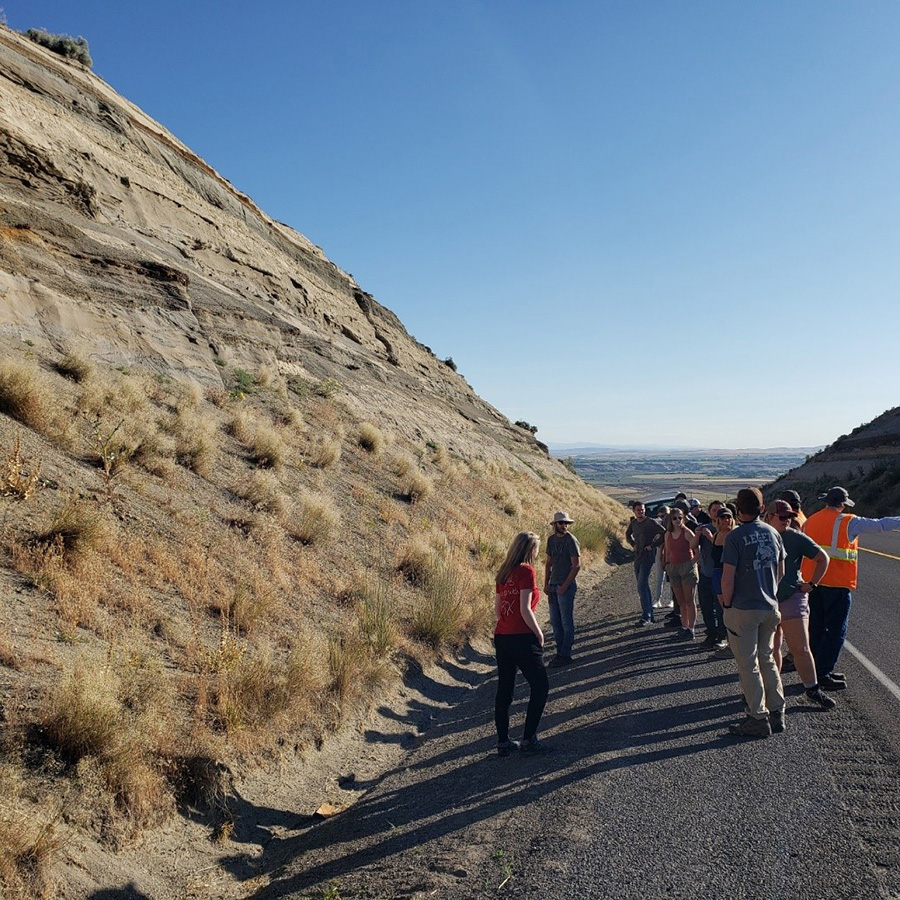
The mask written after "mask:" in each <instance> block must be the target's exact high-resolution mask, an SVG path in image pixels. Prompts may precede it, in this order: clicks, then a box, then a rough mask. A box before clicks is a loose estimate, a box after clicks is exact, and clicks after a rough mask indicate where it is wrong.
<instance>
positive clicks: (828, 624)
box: [809, 585, 853, 678]
mask: <svg viewBox="0 0 900 900" xmlns="http://www.w3.org/2000/svg"><path fill="white" fill-rule="evenodd" d="M852 603H853V597H852V595H851V593H850V589H849V588H839V587H826V586H823V585H819V587H817V588H813V590H812V591H811V592H810V594H809V647H810V649H811V650H812V654H813V658H814V659H815V661H816V674H817V675H818V676H819V678H826V677H827V676H829V675H830V674H831V673H832V672H833V671H834V667H835V666H836V665H837V661H838V657H839V656H840V655H841V650H843V648H844V640H845V639H846V637H847V625H848V624H849V622H850V606H851V604H852Z"/></svg>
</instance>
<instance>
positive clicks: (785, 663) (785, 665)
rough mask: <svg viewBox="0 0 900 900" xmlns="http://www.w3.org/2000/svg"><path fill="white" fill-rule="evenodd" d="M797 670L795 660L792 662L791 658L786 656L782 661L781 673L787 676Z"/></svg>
mask: <svg viewBox="0 0 900 900" xmlns="http://www.w3.org/2000/svg"><path fill="white" fill-rule="evenodd" d="M796 671H797V669H796V668H795V667H794V660H792V659H791V658H790V657H789V656H785V657H784V658H783V659H782V660H781V672H782V674H786V673H787V672H796Z"/></svg>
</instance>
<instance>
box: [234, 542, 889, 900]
mask: <svg viewBox="0 0 900 900" xmlns="http://www.w3.org/2000/svg"><path fill="white" fill-rule="evenodd" d="M874 543H875V542H874V541H867V542H866V545H867V546H870V547H873V548H874ZM880 546H895V545H893V544H887V543H886V544H883V545H880ZM883 552H893V551H888V550H885V551H883ZM897 555H898V556H900V553H898V554H897ZM873 558H875V557H874V556H873V555H871V554H865V559H864V560H863V562H862V571H863V572H864V573H865V574H864V577H865V578H866V581H865V583H864V584H863V585H861V587H860V591H859V595H860V596H859V599H858V602H857V605H856V607H855V608H854V611H853V615H854V619H853V631H852V632H851V637H852V638H853V639H855V641H856V642H857V643H858V644H859V649H860V650H861V651H863V652H865V654H866V656H867V658H869V654H871V659H872V660H873V664H877V666H878V668H879V669H881V670H883V671H884V672H885V674H886V675H893V676H896V674H897V669H896V660H897V653H896V651H892V649H891V648H892V646H893V647H896V646H897V644H896V640H895V639H892V637H891V635H892V634H893V635H896V631H895V630H894V631H890V630H888V629H889V627H890V628H893V624H894V623H895V622H896V618H897V617H896V615H895V614H894V613H893V610H895V609H896V606H895V605H894V606H892V605H891V604H893V603H894V599H893V596H892V594H891V593H890V590H889V589H891V586H892V585H893V584H895V583H896V577H894V576H893V575H892V574H891V573H892V572H895V571H896V570H895V569H891V568H890V567H888V568H887V569H886V570H884V571H885V572H886V574H884V575H878V574H877V573H878V572H881V571H882V569H880V568H878V566H879V564H878V563H876V564H875V565H871V563H872V559H873ZM888 563H889V564H890V566H893V565H895V561H893V560H891V559H889V558H885V564H888ZM896 564H897V565H900V562H897V563H896ZM878 578H886V579H887V581H886V582H879V581H878V580H877V579H878ZM879 585H881V587H879ZM886 590H887V591H888V593H887V594H886V595H884V596H882V595H883V594H884V592H885V591H886ZM637 613H638V605H637V600H636V596H635V590H634V578H633V573H632V570H631V567H630V566H627V565H626V566H623V567H622V568H621V569H619V570H618V571H617V572H616V573H615V574H614V575H613V576H612V577H611V578H609V579H607V580H606V581H604V582H602V583H599V584H593V585H591V584H586V585H585V588H584V590H582V592H581V595H580V596H579V599H578V601H577V617H578V640H577V644H576V648H575V655H576V660H575V663H574V665H572V666H571V667H568V668H565V669H554V670H550V671H551V695H550V701H549V704H548V707H547V711H546V713H545V717H544V720H543V722H542V737H543V738H544V739H545V741H546V744H547V746H548V748H549V751H550V752H548V753H546V754H544V755H543V756H540V757H522V756H519V755H516V756H512V757H508V758H505V759H499V758H497V757H496V755H495V754H494V753H493V749H494V744H495V740H496V738H495V734H494V728H493V698H494V691H495V681H494V680H493V679H489V680H487V681H485V682H484V683H482V684H481V685H479V686H476V687H475V688H474V689H473V690H472V691H471V693H470V696H469V698H468V699H467V700H466V701H465V702H463V703H462V704H461V705H460V706H458V707H457V708H455V709H453V710H450V711H447V712H446V713H444V714H443V715H442V717H441V718H440V719H439V721H438V723H437V725H436V726H435V727H433V728H432V729H431V730H429V731H428V732H427V733H426V734H425V735H424V736H423V739H422V741H421V743H420V744H419V745H418V746H417V747H415V748H414V749H412V750H411V751H410V753H409V755H408V756H407V758H406V760H405V763H404V765H403V766H401V767H400V768H399V769H398V770H396V771H394V772H391V773H389V774H388V775H386V776H385V778H384V779H383V780H382V781H381V782H380V783H379V784H377V785H376V786H375V787H373V789H372V790H371V791H370V792H369V793H368V794H366V795H365V796H364V797H363V798H362V799H360V800H359V802H358V803H356V804H355V805H354V806H352V807H351V808H349V809H347V810H346V811H345V812H343V813H341V814H339V815H337V816H335V817H333V818H331V819H328V820H326V821H324V822H319V823H317V822H313V821H312V820H304V821H301V822H298V823H297V825H296V827H295V829H294V830H292V831H288V832H285V833H284V834H281V835H279V836H278V837H277V839H273V841H271V842H270V844H269V846H268V848H267V850H266V853H265V859H264V860H261V863H262V865H261V868H263V869H265V870H267V871H268V872H270V873H271V874H270V876H269V879H268V881H269V883H268V884H267V885H266V886H264V887H261V888H259V889H258V890H256V891H255V893H253V894H252V895H251V896H253V897H257V898H266V900H276V898H287V897H308V898H313V897H315V898H322V897H330V898H333V900H337V898H342V900H349V898H362V897H367V898H395V897H396V898H399V897H408V898H428V897H437V898H453V900H462V898H474V897H511V898H513V897H514V898H535V900H537V898H541V900H563V898H565V900H570V898H582V897H584V898H616V900H620V898H621V900H627V898H635V900H637V898H640V900H653V898H706V897H715V898H728V900H736V898H746V900H756V898H759V900H779V898H785V900H844V898H846V900H857V898H858V900H873V898H890V897H900V753H898V746H900V744H898V743H897V739H896V734H895V733H894V732H893V731H892V730H891V727H890V725H885V722H888V723H889V722H890V721H894V722H896V719H897V713H898V710H900V701H897V699H896V698H894V697H893V695H892V694H891V693H890V692H889V690H887V689H886V688H885V687H884V685H882V684H880V683H879V682H877V681H876V680H875V678H874V677H872V676H871V674H870V673H869V671H868V670H867V669H865V668H864V667H863V666H861V665H860V664H859V663H858V662H857V661H856V659H855V657H852V655H850V654H847V665H846V666H845V667H844V668H845V669H846V671H847V675H848V679H849V680H850V687H849V689H848V690H847V691H845V692H843V694H840V695H837V697H838V701H839V706H838V707H837V708H836V709H835V710H832V711H830V712H823V711H821V710H819V709H818V708H814V707H812V706H810V705H807V704H806V703H805V702H804V700H803V698H802V690H801V687H800V685H799V684H798V683H797V681H796V675H788V676H786V679H785V684H786V690H787V694H788V715H787V730H786V732H785V733H784V734H781V735H775V736H772V737H771V738H768V739H766V740H757V741H746V740H741V739H737V738H733V737H729V736H727V735H726V733H725V729H726V726H727V725H728V723H729V722H733V721H737V720H738V719H739V718H740V717H741V715H742V709H741V706H742V703H741V698H740V695H739V689H738V684H737V675H736V671H735V668H734V663H733V662H732V661H727V660H714V659H711V658H710V656H709V655H708V654H706V653H703V652H702V651H700V650H699V648H698V647H697V646H696V645H694V644H688V643H685V642H683V641H678V640H676V639H675V637H674V635H673V634H672V632H671V631H670V630H667V629H664V628H663V627H661V626H659V625H657V626H656V627H653V628H648V629H638V628H635V627H634V622H635V620H636V618H637ZM854 646H856V644H854ZM842 662H843V660H842ZM524 695H525V690H524V687H523V685H522V684H521V683H520V684H519V685H518V686H517V703H516V705H515V707H514V726H515V727H517V728H518V729H520V728H521V722H522V717H523V706H524V702H523V700H524ZM259 883H260V882H257V884H259Z"/></svg>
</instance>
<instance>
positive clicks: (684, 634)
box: [678, 628, 694, 641]
mask: <svg viewBox="0 0 900 900" xmlns="http://www.w3.org/2000/svg"><path fill="white" fill-rule="evenodd" d="M678 637H679V639H681V640H682V641H692V640H693V639H694V632H693V630H692V629H690V628H682V629H681V631H680V632H679V634H678Z"/></svg>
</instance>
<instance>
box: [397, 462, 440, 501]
mask: <svg viewBox="0 0 900 900" xmlns="http://www.w3.org/2000/svg"><path fill="white" fill-rule="evenodd" d="M433 490H434V482H432V480H431V479H430V478H429V477H428V476H427V475H426V474H425V473H424V472H423V471H421V469H414V470H413V471H412V472H410V473H409V475H408V476H407V478H406V481H405V483H404V487H403V495H404V497H406V499H407V500H408V501H409V502H410V503H417V502H418V501H420V500H425V499H426V498H427V497H428V496H429V495H430V494H431V492H432V491H433Z"/></svg>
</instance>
